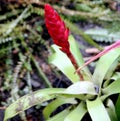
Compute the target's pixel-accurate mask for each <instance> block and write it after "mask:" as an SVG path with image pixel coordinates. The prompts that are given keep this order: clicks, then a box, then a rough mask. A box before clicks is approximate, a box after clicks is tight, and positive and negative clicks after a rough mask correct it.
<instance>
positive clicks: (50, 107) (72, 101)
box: [43, 97, 77, 119]
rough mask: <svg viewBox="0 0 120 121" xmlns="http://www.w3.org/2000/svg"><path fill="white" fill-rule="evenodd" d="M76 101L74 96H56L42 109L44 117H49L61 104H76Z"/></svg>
mask: <svg viewBox="0 0 120 121" xmlns="http://www.w3.org/2000/svg"><path fill="white" fill-rule="evenodd" d="M76 103H77V101H76V100H75V99H74V98H65V97H61V98H57V99H56V100H54V101H52V102H51V103H49V104H48V105H47V106H46V107H45V109H44V110H43V114H44V117H45V119H49V117H50V115H51V113H52V112H53V111H54V110H55V109H57V108H58V107H59V106H61V105H63V104H76Z"/></svg>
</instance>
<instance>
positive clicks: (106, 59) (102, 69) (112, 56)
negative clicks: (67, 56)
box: [93, 48, 120, 88]
mask: <svg viewBox="0 0 120 121" xmlns="http://www.w3.org/2000/svg"><path fill="white" fill-rule="evenodd" d="M119 56H120V48H117V49H114V50H111V51H110V52H109V53H107V54H105V55H104V56H102V57H101V58H100V59H99V61H98V63H97V66H96V68H95V71H94V74H93V81H94V83H95V84H96V85H97V86H98V87H99V88H101V85H102V83H103V80H104V78H105V76H106V74H107V72H109V69H110V67H111V66H113V65H112V64H115V65H114V66H117V64H116V63H114V62H116V60H117V59H118V58H119Z"/></svg>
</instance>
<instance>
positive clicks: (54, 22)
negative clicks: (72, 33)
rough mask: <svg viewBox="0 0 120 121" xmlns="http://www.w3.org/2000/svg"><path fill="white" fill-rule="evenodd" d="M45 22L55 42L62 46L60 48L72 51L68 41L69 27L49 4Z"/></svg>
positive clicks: (46, 9) (68, 51)
mask: <svg viewBox="0 0 120 121" xmlns="http://www.w3.org/2000/svg"><path fill="white" fill-rule="evenodd" d="M45 24H46V27H47V29H48V32H49V34H50V36H51V37H52V39H53V40H54V43H55V44H56V45H58V46H59V47H61V48H60V49H61V50H62V51H63V52H64V53H66V54H68V53H70V49H69V42H68V36H69V29H68V28H67V27H66V26H65V23H64V21H62V19H61V18H60V16H59V15H58V13H57V12H56V11H55V10H54V9H53V7H52V6H50V5H49V4H45Z"/></svg>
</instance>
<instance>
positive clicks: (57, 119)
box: [47, 108, 70, 121]
mask: <svg viewBox="0 0 120 121" xmlns="http://www.w3.org/2000/svg"><path fill="white" fill-rule="evenodd" d="M69 112H70V110H69V109H68V108H67V109H65V110H63V111H61V112H60V113H58V114H56V115H55V116H53V117H52V118H50V119H48V120H47V121H64V119H65V117H66V116H67V115H68V114H69Z"/></svg>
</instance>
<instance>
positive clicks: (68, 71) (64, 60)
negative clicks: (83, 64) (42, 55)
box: [49, 45, 79, 83]
mask: <svg viewBox="0 0 120 121" xmlns="http://www.w3.org/2000/svg"><path fill="white" fill-rule="evenodd" d="M51 47H52V49H53V50H54V53H53V54H52V55H51V56H50V57H49V62H50V63H51V64H53V65H55V66H56V67H58V69H59V70H60V71H62V72H63V73H64V74H65V75H66V76H67V77H68V78H69V79H70V80H71V81H72V82H73V83H75V82H77V81H79V76H78V75H77V74H74V72H75V68H74V66H73V65H72V63H71V61H70V59H69V58H68V57H67V55H66V54H64V53H63V52H62V51H61V50H60V49H59V47H58V46H57V45H52V46H51Z"/></svg>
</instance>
